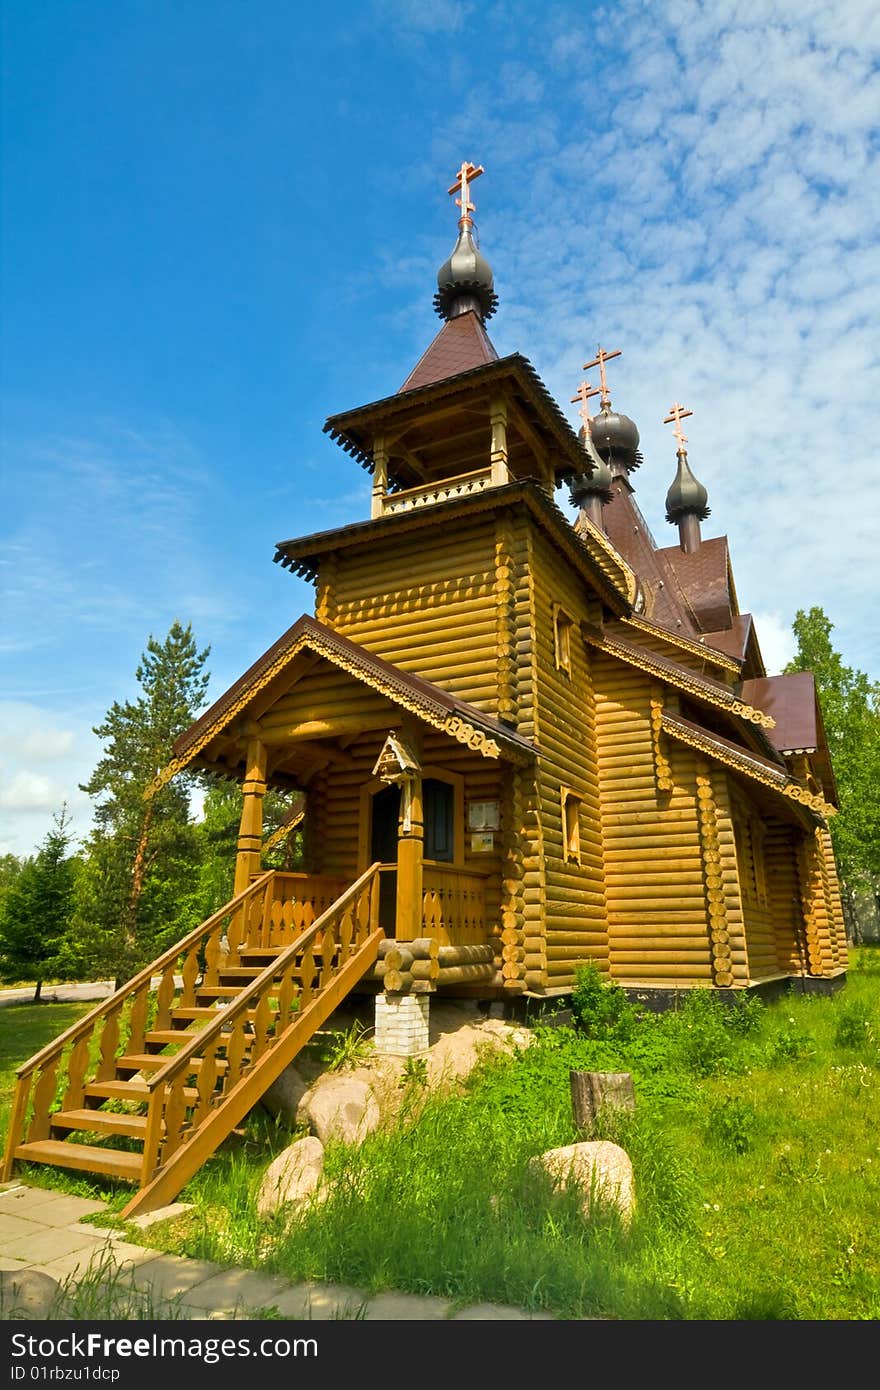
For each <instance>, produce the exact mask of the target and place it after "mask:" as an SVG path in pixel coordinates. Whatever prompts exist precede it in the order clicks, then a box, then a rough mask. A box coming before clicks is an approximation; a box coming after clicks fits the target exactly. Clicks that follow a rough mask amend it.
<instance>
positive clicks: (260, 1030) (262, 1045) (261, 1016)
mask: <svg viewBox="0 0 880 1390" xmlns="http://www.w3.org/2000/svg"><path fill="white" fill-rule="evenodd" d="M271 1022H272V1010H271V1009H270V1008H269V996H268V994H264V995H263V997H262V998H261V1000H260V1002H259V1004H258V1005H257V1008H256V1012H255V1014H254V1045H253V1048H252V1049H251V1061H252V1062H257V1061H259V1059H260V1058H261V1057H262V1055H263V1053H264V1052H265V1051H266V1048H267V1047H268V1045H269V1027H270V1024H271Z"/></svg>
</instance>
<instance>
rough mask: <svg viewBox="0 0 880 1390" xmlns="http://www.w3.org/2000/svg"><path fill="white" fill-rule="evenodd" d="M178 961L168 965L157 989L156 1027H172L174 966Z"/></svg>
mask: <svg viewBox="0 0 880 1390" xmlns="http://www.w3.org/2000/svg"><path fill="white" fill-rule="evenodd" d="M175 965H176V962H175V961H172V962H171V964H170V965H166V967H165V969H164V971H163V972H162V978H161V980H160V981H159V988H158V990H157V991H156V1027H157V1028H170V1027H171V1005H172V1003H173V1002H174V988H175V986H174V968H175Z"/></svg>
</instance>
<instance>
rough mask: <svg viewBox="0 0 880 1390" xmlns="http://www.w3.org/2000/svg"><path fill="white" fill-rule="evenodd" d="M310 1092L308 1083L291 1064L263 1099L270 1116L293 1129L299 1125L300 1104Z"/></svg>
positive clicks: (273, 1083)
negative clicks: (275, 1117) (281, 1120)
mask: <svg viewBox="0 0 880 1390" xmlns="http://www.w3.org/2000/svg"><path fill="white" fill-rule="evenodd" d="M307 1090H308V1082H307V1081H306V1080H305V1079H304V1077H303V1076H302V1074H301V1073H300V1072H299V1071H298V1070H297V1068H296V1066H295V1065H294V1064H293V1063H292V1062H291V1064H290V1066H289V1067H285V1068H284V1071H283V1072H282V1073H281V1075H280V1076H279V1077H278V1079H277V1081H273V1082H272V1085H271V1086H270V1087H269V1088H268V1090H267V1091H264V1092H263V1095H262V1097H261V1100H262V1103H263V1105H264V1106H265V1107H266V1109H267V1110H268V1111H269V1114H270V1115H275V1116H278V1117H280V1118H281V1119H283V1120H286V1121H287V1123H288V1124H289V1125H290V1126H291V1128H293V1126H294V1125H295V1124H296V1123H297V1112H298V1111H299V1104H300V1101H301V1100H302V1098H303V1096H304V1095H305V1093H306V1091H307Z"/></svg>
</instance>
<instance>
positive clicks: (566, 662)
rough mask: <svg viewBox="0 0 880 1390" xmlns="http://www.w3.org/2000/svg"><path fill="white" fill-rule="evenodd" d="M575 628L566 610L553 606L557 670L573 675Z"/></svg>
mask: <svg viewBox="0 0 880 1390" xmlns="http://www.w3.org/2000/svg"><path fill="white" fill-rule="evenodd" d="M573 626H574V624H573V622H572V620H571V618H570V617H569V616H568V614H567V613H566V611H565V609H564V608H562V607H560V605H559V604H558V603H554V605H553V649H554V658H555V661H556V669H557V670H558V671H565V672H567V674H568V675H569V676H570V675H571V629H572V627H573Z"/></svg>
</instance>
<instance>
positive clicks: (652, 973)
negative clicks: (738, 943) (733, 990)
mask: <svg viewBox="0 0 880 1390" xmlns="http://www.w3.org/2000/svg"><path fill="white" fill-rule="evenodd" d="M611 976H612V979H613V980H614V981H615V983H617V984H621V985H622V984H628V985H630V986H632V985H636V984H641V983H643V982H647V981H651V982H653V983H656V982H657V981H658V980H668V981H669V982H670V983H675V984H680V983H682V982H683V981H688V980H691V981H699V982H702V981H703V980H710V979H711V978H712V968H711V966H710V965H708V963H707V964H706V965H699V966H696V965H694V966H690V965H649V964H647V963H644V964H643V963H642V962H641V961H639V962H638V963H637V966H634V967H633V969H632V970H627V969H626V968H624V967H623V966H617V965H616V964H615V962H614V958H613V956H612V960H611Z"/></svg>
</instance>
